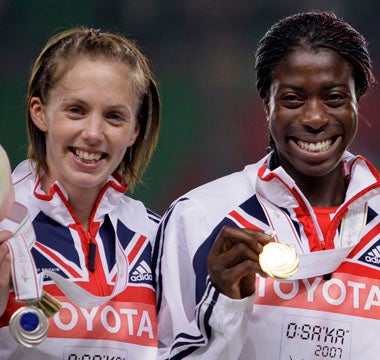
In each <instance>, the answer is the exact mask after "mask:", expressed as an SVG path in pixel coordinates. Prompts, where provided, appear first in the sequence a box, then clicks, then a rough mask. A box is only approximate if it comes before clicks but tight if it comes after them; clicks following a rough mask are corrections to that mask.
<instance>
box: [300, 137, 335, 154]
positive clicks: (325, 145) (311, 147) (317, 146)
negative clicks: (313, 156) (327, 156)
mask: <svg viewBox="0 0 380 360" xmlns="http://www.w3.org/2000/svg"><path fill="white" fill-rule="evenodd" d="M331 144H332V141H331V139H329V140H324V141H319V142H317V143H308V142H305V141H302V140H297V145H298V146H299V147H300V148H301V149H302V150H305V151H310V152H320V151H327V150H328V149H330V147H331Z"/></svg>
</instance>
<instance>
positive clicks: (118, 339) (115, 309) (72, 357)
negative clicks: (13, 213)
mask: <svg viewBox="0 0 380 360" xmlns="http://www.w3.org/2000/svg"><path fill="white" fill-rule="evenodd" d="M13 180H14V187H15V193H16V200H17V201H18V202H20V203H22V204H24V205H25V206H27V207H28V209H29V213H30V217H31V220H32V224H33V228H34V231H35V234H36V241H35V243H34V245H33V247H32V249H31V253H32V255H33V258H34V261H35V264H36V267H37V271H38V272H40V271H42V270H45V269H49V270H51V271H54V272H56V273H58V274H60V275H61V276H62V277H64V278H65V279H67V280H68V281H71V282H74V283H76V284H78V285H79V286H80V287H82V288H83V289H85V290H87V291H88V292H90V293H91V294H93V295H96V296H108V295H110V294H112V291H113V288H114V285H115V279H116V277H117V271H118V264H117V256H116V252H115V247H116V241H118V242H119V244H120V245H121V248H122V251H124V253H125V254H126V257H127V259H128V286H127V288H126V289H125V290H124V291H122V292H121V293H120V294H118V295H116V296H115V297H113V298H112V299H110V300H108V301H107V302H106V303H104V304H102V305H99V306H95V307H89V308H83V307H79V306H78V305H76V304H75V303H74V302H72V301H71V300H70V298H68V297H67V296H66V295H65V294H64V293H62V292H61V290H60V289H59V288H58V287H57V285H56V284H55V283H54V282H53V281H51V279H50V278H48V277H47V278H46V277H45V278H44V289H45V290H46V291H47V292H49V293H50V294H51V295H54V296H55V297H56V298H57V299H58V300H60V301H61V303H62V309H61V310H60V311H59V312H58V313H57V314H55V316H54V317H52V318H50V319H49V323H50V326H49V333H48V337H47V338H46V339H45V340H44V341H43V342H42V343H41V344H40V345H38V346H36V347H33V348H31V349H29V348H24V347H22V346H21V345H18V344H17V343H16V342H15V341H14V340H13V338H12V337H11V335H10V333H9V328H8V323H9V319H10V317H11V315H12V314H13V312H14V311H15V310H16V309H17V308H18V307H20V306H22V304H20V303H17V302H16V301H15V300H14V294H13V293H11V294H10V300H9V302H8V305H7V309H6V312H5V313H4V314H3V316H1V317H0V359H1V360H3V359H30V360H46V359H49V360H50V359H60V360H79V359H81V360H82V359H86V360H111V359H114V360H131V359H139V360H140V359H141V360H154V359H156V356H157V327H156V296H155V289H154V285H153V283H154V281H153V276H152V271H151V255H152V247H153V242H154V237H155V235H156V231H157V227H158V222H159V217H157V215H155V214H154V213H152V212H151V211H149V210H148V209H146V208H145V206H144V205H143V204H142V203H141V202H140V201H136V200H134V199H132V198H130V197H128V196H125V195H124V192H125V191H126V187H125V186H123V185H121V183H120V182H119V181H118V180H117V179H116V178H115V177H113V176H110V177H109V179H108V181H107V184H106V185H105V186H104V188H103V190H102V192H101V194H100V195H99V198H98V199H97V202H96V204H95V206H94V209H93V211H92V214H91V218H90V222H89V226H88V231H85V229H84V228H83V227H82V225H81V224H80V223H79V221H78V220H77V218H76V216H75V213H74V212H73V210H72V208H71V207H70V205H69V202H68V199H67V194H66V192H65V190H64V189H63V188H62V186H61V185H60V184H58V183H55V184H53V185H52V186H51V188H50V192H49V194H46V193H44V192H43V191H42V190H41V188H40V182H39V177H38V176H37V177H36V174H35V172H34V168H33V166H31V164H30V163H29V162H23V163H21V164H20V165H19V166H18V167H17V168H16V170H15V171H14V173H13ZM117 239H118V240H117ZM89 242H93V243H96V253H95V257H94V269H93V271H91V269H89V267H88V258H89Z"/></svg>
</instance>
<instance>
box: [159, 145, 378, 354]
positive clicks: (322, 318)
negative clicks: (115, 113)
mask: <svg viewBox="0 0 380 360" xmlns="http://www.w3.org/2000/svg"><path fill="white" fill-rule="evenodd" d="M270 156H271V155H270V154H269V155H268V156H266V157H265V158H263V159H262V160H260V161H259V162H258V163H256V164H253V165H248V166H247V167H245V169H244V170H243V171H241V172H236V173H233V174H230V175H228V176H225V177H223V178H220V179H217V180H215V181H213V182H210V183H208V184H205V185H203V186H200V187H198V188H197V189H194V190H192V191H190V192H189V193H187V194H185V195H184V196H183V197H181V198H179V199H178V200H176V201H175V202H174V203H173V204H172V206H171V207H170V208H169V209H168V210H167V212H166V213H165V215H164V216H163V219H162V222H161V225H160V227H159V229H158V232H157V240H156V244H155V247H154V257H153V258H154V259H155V260H156V261H157V262H156V264H155V268H156V274H157V275H156V279H157V299H158V324H159V325H158V326H159V334H160V335H159V336H160V339H159V343H160V345H161V346H160V349H159V359H171V360H172V359H178V360H179V359H183V358H186V359H189V360H190V359H194V360H195V359H204V358H207V359H218V360H233V359H239V360H255V359H279V360H289V359H343V360H348V359H350V360H352V359H376V358H377V357H378V354H379V353H380V345H379V342H378V341H377V340H376V336H377V335H376V334H378V333H379V332H380V321H379V320H380V174H379V172H378V170H377V169H376V168H374V166H373V165H372V164H370V163H369V162H368V161H367V160H366V159H364V158H363V157H360V156H357V157H355V156H353V155H352V154H350V153H348V152H346V153H345V154H344V157H343V164H342V166H343V172H344V174H345V176H347V179H349V181H348V188H347V191H346V198H345V200H344V202H343V204H342V205H340V206H339V207H337V208H336V209H334V210H333V211H332V212H331V214H330V215H329V216H330V218H329V219H328V221H327V227H326V228H324V229H322V227H321V226H320V223H319V221H318V220H319V219H318V218H317V216H316V210H315V209H313V208H312V206H311V205H310V203H309V202H308V201H307V199H306V197H305V196H304V195H303V194H302V192H301V191H300V190H299V189H298V187H297V186H296V184H295V182H294V181H293V179H291V177H290V176H289V175H288V174H286V172H285V171H284V170H283V169H282V168H281V167H279V168H276V169H275V170H270V169H269V168H268V166H267V164H268V163H269V161H270ZM263 199H264V200H265V201H263ZM265 204H271V207H267V205H265ZM278 217H279V218H282V219H283V220H284V221H283V222H281V223H286V224H287V231H277V235H276V236H278V237H279V240H280V241H283V242H287V243H290V244H291V245H292V246H293V247H294V248H295V249H296V251H297V252H298V253H299V254H302V255H303V256H305V258H307V256H308V254H310V253H314V252H316V251H320V252H321V254H322V255H323V251H324V250H330V249H340V248H347V247H351V246H353V249H352V250H351V252H350V253H349V254H348V256H347V257H346V258H345V259H344V260H343V262H342V263H340V265H339V263H338V265H339V267H338V268H337V269H336V270H335V271H334V272H333V273H332V274H325V275H327V276H323V275H315V276H313V277H309V278H304V279H300V280H292V281H279V280H273V279H271V278H269V277H267V278H262V277H259V276H257V277H256V291H255V294H253V295H252V296H250V297H247V298H245V299H240V300H232V299H229V298H227V297H225V296H224V295H223V294H220V293H219V292H218V291H217V290H216V289H215V288H214V287H213V286H212V283H211V282H210V281H209V278H208V271H207V262H206V258H207V255H208V253H209V251H210V249H211V247H212V245H213V243H214V241H215V239H216V237H217V235H218V233H219V232H220V230H221V228H222V227H223V226H224V225H230V226H234V227H242V228H252V229H258V230H260V231H266V232H267V231H270V230H273V226H274V224H277V223H279V222H278V221H277V218H278ZM280 230H281V229H280ZM284 235H285V236H284ZM280 236H281V237H280ZM321 262H323V257H322V260H321ZM320 265H322V264H316V266H315V267H316V273H318V269H317V268H318V267H319V266H320Z"/></svg>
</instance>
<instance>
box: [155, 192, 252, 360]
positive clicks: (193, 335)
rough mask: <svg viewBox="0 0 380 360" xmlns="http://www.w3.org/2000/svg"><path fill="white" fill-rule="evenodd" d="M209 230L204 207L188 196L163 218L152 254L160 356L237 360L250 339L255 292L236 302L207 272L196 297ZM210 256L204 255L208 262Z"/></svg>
mask: <svg viewBox="0 0 380 360" xmlns="http://www.w3.org/2000/svg"><path fill="white" fill-rule="evenodd" d="M210 230H212V229H209V226H208V224H207V222H206V220H205V218H204V217H203V216H202V213H201V211H200V209H199V208H198V207H197V206H196V205H195V204H194V203H192V202H191V201H190V200H188V199H180V200H179V201H178V202H177V203H175V204H174V205H173V206H172V207H170V208H169V209H168V210H167V212H166V214H165V215H164V217H163V219H162V221H161V224H160V227H159V230H158V233H157V239H156V243H155V249H154V256H153V257H154V262H155V270H156V285H157V304H158V338H159V359H160V360H163V359H184V358H186V359H207V360H211V359H215V360H216V359H217V360H222V359H226V360H227V359H228V360H233V359H237V358H238V357H239V353H240V351H241V349H242V347H243V345H244V343H245V340H246V337H247V328H248V323H249V321H250V316H251V314H252V308H253V296H250V297H248V298H245V299H241V300H232V299H230V298H228V297H226V296H224V295H223V294H221V293H219V292H218V291H217V290H216V289H215V288H214V287H213V285H212V284H211V282H210V281H209V279H208V276H206V278H205V283H204V284H202V285H204V286H202V287H201V288H202V289H204V291H203V295H202V296H198V298H200V300H199V301H197V300H196V298H197V296H196V289H197V284H196V281H197V280H196V271H197V269H196V266H197V265H195V264H196V263H195V262H194V261H193V260H194V255H195V253H196V252H197V251H198V249H199V247H200V246H201V245H202V243H203V242H204V240H205V239H206V238H207V236H208V235H209V233H210ZM206 256H207V254H205V256H204V258H202V259H201V260H202V261H204V264H205V263H206ZM198 281H199V280H198ZM198 291H199V290H198Z"/></svg>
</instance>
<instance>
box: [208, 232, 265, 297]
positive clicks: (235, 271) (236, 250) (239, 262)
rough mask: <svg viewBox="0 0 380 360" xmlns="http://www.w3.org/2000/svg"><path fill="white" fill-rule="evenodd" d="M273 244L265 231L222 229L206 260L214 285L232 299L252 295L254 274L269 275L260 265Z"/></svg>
mask: <svg viewBox="0 0 380 360" xmlns="http://www.w3.org/2000/svg"><path fill="white" fill-rule="evenodd" d="M270 241H272V239H271V237H270V236H269V235H267V234H265V233H263V232H262V231H258V230H253V229H239V228H233V227H229V226H225V227H223V228H222V230H221V231H220V233H219V234H218V236H217V238H216V240H215V242H214V246H213V248H212V249H211V251H210V253H209V256H208V258H207V266H208V270H209V275H210V280H211V281H212V282H213V284H214V286H215V287H216V288H217V289H218V290H219V291H220V292H222V293H223V294H225V295H227V296H230V297H232V298H241V297H242V296H247V294H251V293H252V292H253V291H254V289H255V284H254V282H255V278H256V276H255V274H257V273H258V274H260V275H262V276H266V274H264V273H263V272H262V270H261V268H260V265H259V254H260V252H261V251H262V249H263V246H264V245H265V244H266V243H268V242H270Z"/></svg>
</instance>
